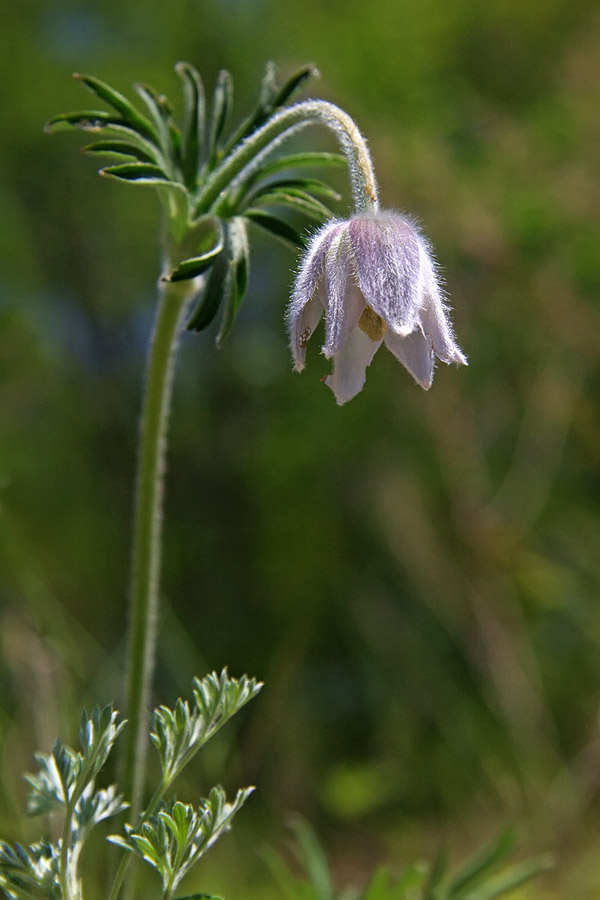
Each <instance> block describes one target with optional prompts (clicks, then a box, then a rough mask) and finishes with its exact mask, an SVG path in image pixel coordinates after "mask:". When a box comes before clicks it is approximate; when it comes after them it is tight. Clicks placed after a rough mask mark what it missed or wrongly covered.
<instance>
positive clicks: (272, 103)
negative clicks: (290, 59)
mask: <svg viewBox="0 0 600 900" xmlns="http://www.w3.org/2000/svg"><path fill="white" fill-rule="evenodd" d="M311 75H318V72H317V70H316V69H315V68H314V67H313V66H310V65H309V66H303V68H302V69H300V70H299V71H298V72H296V73H295V74H294V75H292V77H291V78H290V79H289V80H288V81H287V82H286V83H285V84H284V86H283V87H282V88H279V87H278V86H277V67H276V66H275V64H274V63H272V62H268V63H267V66H266V70H265V74H264V76H263V79H262V82H261V86H260V92H259V95H258V103H257V105H256V107H255V108H254V110H253V111H252V112H251V114H250V115H249V116H248V118H247V119H245V120H244V121H243V122H242V124H241V125H240V126H239V127H238V128H237V129H236V131H235V132H234V133H233V135H232V136H231V138H230V139H229V141H228V142H227V146H226V148H225V152H226V153H228V152H229V151H230V150H231V149H232V148H233V147H235V146H236V144H239V143H240V141H243V140H244V139H245V138H247V137H249V136H250V135H251V134H252V133H253V132H254V131H256V130H257V129H258V128H260V126H261V125H263V124H264V123H265V122H266V121H267V119H268V118H269V117H270V116H271V115H272V114H273V113H274V112H275V111H276V110H277V109H278V108H280V107H281V106H283V105H284V104H285V103H286V101H287V100H288V99H289V98H290V97H291V95H292V94H293V93H295V92H296V91H297V90H299V89H300V87H301V86H302V84H304V82H305V81H306V79H307V78H309V77H310V76H311Z"/></svg>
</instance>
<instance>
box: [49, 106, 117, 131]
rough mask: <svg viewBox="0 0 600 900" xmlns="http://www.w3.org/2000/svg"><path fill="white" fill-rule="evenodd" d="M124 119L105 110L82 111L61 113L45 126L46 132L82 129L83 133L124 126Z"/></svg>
mask: <svg viewBox="0 0 600 900" xmlns="http://www.w3.org/2000/svg"><path fill="white" fill-rule="evenodd" d="M122 124H123V119H121V118H115V115H114V113H109V112H106V110H105V109H81V110H77V111H75V112H70V113H59V114H58V115H57V116H52V118H51V119H48V121H47V122H46V124H45V125H44V131H47V132H49V131H58V130H59V129H60V128H62V127H63V126H64V127H65V128H69V127H70V128H81V129H82V130H83V131H101V129H102V128H107V127H110V126H111V125H122Z"/></svg>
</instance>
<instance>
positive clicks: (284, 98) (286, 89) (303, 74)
mask: <svg viewBox="0 0 600 900" xmlns="http://www.w3.org/2000/svg"><path fill="white" fill-rule="evenodd" d="M318 77H319V70H318V69H317V68H316V67H315V66H313V65H312V64H309V65H307V66H302V68H301V69H298V71H297V72H294V74H293V75H291V76H290V77H289V78H288V80H287V81H286V82H285V83H284V85H283V87H281V88H280V89H279V91H278V92H277V94H276V96H275V98H274V100H273V109H278V108H279V107H280V106H284V105H285V104H286V103H287V102H288V100H289V99H290V98H291V97H292V96H293V95H294V94H296V93H298V91H299V90H300V88H301V87H302V86H303V85H304V84H305V83H306V82H307V81H308V79H309V78H318Z"/></svg>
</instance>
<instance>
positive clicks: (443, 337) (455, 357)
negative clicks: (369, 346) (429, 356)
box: [419, 240, 468, 366]
mask: <svg viewBox="0 0 600 900" xmlns="http://www.w3.org/2000/svg"><path fill="white" fill-rule="evenodd" d="M420 250H421V279H420V289H421V304H422V305H421V312H420V315H419V320H420V322H421V327H422V329H423V332H424V334H425V335H427V337H428V338H430V340H431V344H432V347H433V352H434V353H435V355H436V356H437V357H438V359H441V360H442V362H445V363H458V364H459V365H462V366H466V365H467V364H468V363H467V358H466V356H465V355H464V353H463V352H462V350H461V349H460V347H459V346H458V344H457V343H456V340H455V338H454V332H453V330H452V325H451V324H450V317H449V315H448V310H447V308H446V305H445V303H444V298H443V294H442V290H441V288H440V285H439V282H438V279H437V276H436V273H435V269H434V265H433V262H432V259H431V256H430V254H429V249H428V247H427V244H426V243H425V241H424V240H422V241H421V247H420Z"/></svg>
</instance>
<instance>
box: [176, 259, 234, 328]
mask: <svg viewBox="0 0 600 900" xmlns="http://www.w3.org/2000/svg"><path fill="white" fill-rule="evenodd" d="M228 262H229V258H228V248H227V243H225V245H224V247H223V250H222V251H221V252H220V253H219V254H218V255H217V257H216V258H215V261H214V263H213V265H212V267H211V269H210V271H209V273H208V277H207V280H206V285H205V286H204V288H203V290H202V293H201V295H200V299H199V301H198V303H197V305H196V307H195V309H194V310H193V311H192V314H191V316H190V318H189V320H188V322H187V324H186V326H185V327H186V329H187V330H188V331H203V330H204V329H205V328H208V326H209V325H210V323H211V322H212V320H213V319H214V317H215V316H216V314H217V312H218V310H219V307H220V306H221V303H222V302H223V299H224V296H225V292H226V290H227V288H228V285H227V278H228V275H229V267H228Z"/></svg>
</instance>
